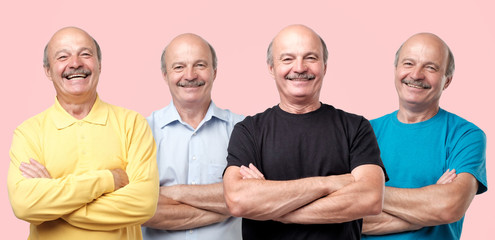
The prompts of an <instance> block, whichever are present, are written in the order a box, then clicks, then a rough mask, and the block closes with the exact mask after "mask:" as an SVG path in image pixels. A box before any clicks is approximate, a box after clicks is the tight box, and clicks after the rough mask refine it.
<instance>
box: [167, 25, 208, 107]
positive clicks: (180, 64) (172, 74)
mask: <svg viewBox="0 0 495 240" xmlns="http://www.w3.org/2000/svg"><path fill="white" fill-rule="evenodd" d="M164 57H165V66H166V68H165V72H164V73H163V76H164V79H165V81H166V82H167V83H168V86H169V89H170V93H171V95H172V98H173V101H174V104H176V105H180V106H184V107H185V106H189V105H191V104H192V105H196V106H198V105H207V104H209V103H210V101H211V90H212V87H213V81H214V80H215V77H216V70H215V69H214V68H213V57H212V53H211V50H210V47H209V45H208V43H206V42H205V40H203V39H202V38H200V37H199V36H197V35H194V34H183V35H180V36H178V37H176V38H175V39H174V40H172V42H170V44H169V45H168V46H167V48H166V51H165V56H164Z"/></svg>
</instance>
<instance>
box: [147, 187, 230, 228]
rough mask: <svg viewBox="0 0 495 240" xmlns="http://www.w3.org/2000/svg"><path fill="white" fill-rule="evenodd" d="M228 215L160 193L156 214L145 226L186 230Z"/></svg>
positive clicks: (212, 222) (221, 219) (211, 222)
mask: <svg viewBox="0 0 495 240" xmlns="http://www.w3.org/2000/svg"><path fill="white" fill-rule="evenodd" d="M228 217H229V215H224V214H219V213H216V212H210V211H207V210H203V209H198V208H195V207H192V206H189V205H187V204H183V203H179V202H177V201H174V200H172V199H169V198H167V197H165V196H163V195H160V196H159V198H158V206H157V209H156V212H155V215H154V216H153V217H152V218H151V219H150V220H148V221H147V222H145V223H144V224H143V226H146V227H150V228H155V229H161V230H186V229H192V228H198V227H203V226H207V225H211V224H214V223H217V222H222V221H224V220H226V219H227V218H228Z"/></svg>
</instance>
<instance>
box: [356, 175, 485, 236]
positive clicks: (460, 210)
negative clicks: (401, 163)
mask: <svg viewBox="0 0 495 240" xmlns="http://www.w3.org/2000/svg"><path fill="white" fill-rule="evenodd" d="M477 189H478V182H477V180H476V178H475V177H474V176H473V175H471V174H469V173H460V174H456V172H455V170H452V171H446V172H445V173H444V174H443V175H442V176H441V177H440V178H439V179H438V181H437V183H436V184H433V185H430V186H426V187H422V188H416V189H410V188H393V187H386V188H385V201H384V204H383V212H382V213H380V214H379V215H376V216H368V217H365V218H364V221H363V234H368V235H383V234H390V233H398V232H404V231H411V230H417V229H420V228H422V227H426V226H435V225H441V224H448V223H452V222H456V221H458V220H459V219H461V218H462V217H463V216H464V214H465V212H466V211H467V209H468V207H469V205H470V203H471V201H472V200H473V198H474V195H475V194H476V191H477Z"/></svg>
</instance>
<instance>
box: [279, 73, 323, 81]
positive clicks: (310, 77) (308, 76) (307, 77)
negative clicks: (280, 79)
mask: <svg viewBox="0 0 495 240" xmlns="http://www.w3.org/2000/svg"><path fill="white" fill-rule="evenodd" d="M315 78H316V76H315V75H314V74H308V73H301V74H299V73H293V74H289V75H287V76H285V79H287V80H294V79H298V80H299V79H305V80H313V79H315Z"/></svg>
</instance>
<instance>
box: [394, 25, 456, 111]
mask: <svg viewBox="0 0 495 240" xmlns="http://www.w3.org/2000/svg"><path fill="white" fill-rule="evenodd" d="M447 62H448V49H447V46H446V45H445V43H443V41H442V40H441V39H439V38H438V37H437V36H435V35H433V34H425V33H424V34H417V35H414V36H413V37H411V38H409V39H408V40H407V41H406V42H405V43H404V44H403V46H402V48H401V50H400V52H399V58H398V61H397V66H396V69H395V87H396V90H397V93H398V95H399V102H400V108H401V109H408V110H414V111H416V112H417V111H418V110H419V111H436V109H437V108H438V107H439V102H440V96H441V95H442V91H443V90H445V89H446V88H447V87H448V86H449V84H450V82H451V80H452V77H446V76H445V72H446V70H447Z"/></svg>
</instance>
